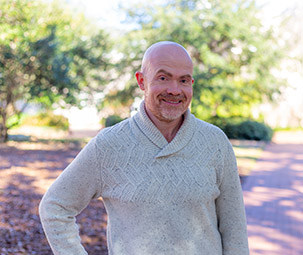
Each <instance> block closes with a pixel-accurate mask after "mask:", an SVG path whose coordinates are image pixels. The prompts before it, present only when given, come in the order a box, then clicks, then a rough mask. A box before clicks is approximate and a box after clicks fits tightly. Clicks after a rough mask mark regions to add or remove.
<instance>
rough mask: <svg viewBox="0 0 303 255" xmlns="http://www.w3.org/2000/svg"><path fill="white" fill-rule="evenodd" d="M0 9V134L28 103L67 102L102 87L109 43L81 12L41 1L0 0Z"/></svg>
mask: <svg viewBox="0 0 303 255" xmlns="http://www.w3.org/2000/svg"><path fill="white" fill-rule="evenodd" d="M0 10H1V11H0V31H1V37H0V116H1V118H0V120H1V126H2V127H4V128H2V130H3V132H2V131H1V132H0V138H1V137H4V139H5V138H6V137H7V130H8V129H9V128H12V127H13V126H15V125H17V124H18V123H19V122H20V116H21V113H22V112H23V111H24V109H25V108H26V106H27V104H28V102H36V103H39V104H40V105H42V106H44V107H45V108H52V107H54V106H56V107H58V106H61V107H69V106H71V105H75V104H76V105H79V104H80V101H84V100H89V99H90V98H91V93H92V90H96V89H98V90H100V89H102V88H104V84H106V83H107V82H108V79H110V78H109V73H110V72H109V69H110V68H112V65H111V64H110V61H109V54H108V53H109V52H110V51H111V43H109V41H110V40H109V38H108V35H107V34H106V33H105V32H104V31H102V30H100V29H99V28H96V27H94V26H93V25H92V24H90V23H89V22H88V21H87V20H86V19H85V18H84V16H83V15H82V14H81V13H77V12H74V11H72V10H70V9H68V8H67V6H62V5H59V2H58V1H53V2H51V3H47V2H45V1H42V0H41V1H31V0H11V1H6V0H0ZM80 91H81V92H82V94H81V98H80V97H79V93H80ZM11 116H17V118H15V122H14V123H11V124H10V125H8V123H7V120H8V119H9V118H10V117H11Z"/></svg>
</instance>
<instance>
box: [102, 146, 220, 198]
mask: <svg viewBox="0 0 303 255" xmlns="http://www.w3.org/2000/svg"><path fill="white" fill-rule="evenodd" d="M189 150H194V151H180V152H178V153H175V154H173V155H168V156H165V157H160V158H156V157H155V154H156V153H155V151H152V150H148V149H143V148H140V146H133V147H132V148H125V150H119V152H116V153H110V154H109V155H110V156H109V157H108V158H107V161H106V162H105V163H104V164H103V167H102V170H101V171H102V180H103V192H102V197H103V198H106V199H115V200H120V201H121V202H134V203H142V202H143V203H144V202H148V203H156V202H169V203H179V202H190V201H192V202H199V201H201V202H202V201H203V202H204V203H205V202H210V201H213V200H214V199H215V198H216V197H217V196H218V195H219V189H218V187H217V172H218V171H219V170H220V169H219V165H218V158H217V155H216V153H215V152H213V151H211V150H209V149H207V148H200V149H199V150H195V148H194V147H192V148H189Z"/></svg>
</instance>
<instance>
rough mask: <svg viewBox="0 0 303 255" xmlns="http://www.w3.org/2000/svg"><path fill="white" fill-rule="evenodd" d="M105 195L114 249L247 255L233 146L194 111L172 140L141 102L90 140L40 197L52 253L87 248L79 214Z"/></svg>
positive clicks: (130, 253)
mask: <svg viewBox="0 0 303 255" xmlns="http://www.w3.org/2000/svg"><path fill="white" fill-rule="evenodd" d="M100 196H101V197H102V198H103V201H104V204H105V207H106V210H107V213H108V226H107V241H108V251H109V254H111V255H155V254H157V255H170V254H171V255H178V254H180V255H222V254H223V255H246V254H249V251H248V244H247V234H246V219H245V212H244V205H243V198H242V191H241V185H240V182H239V177H238V171H237V166H236V161H235V156H234V153H233V150H232V147H231V145H230V143H229V141H228V139H227V138H226V136H225V135H224V133H223V132H222V131H221V130H219V129H218V128H216V127H214V126H213V125H210V124H208V123H206V122H203V121H201V120H198V119H196V118H195V117H194V116H193V115H192V114H191V113H190V112H189V110H188V111H187V112H186V114H185V119H184V122H183V124H182V126H181V128H180V130H179V131H178V133H177V135H176V137H175V138H174V139H173V140H172V141H171V142H170V143H168V142H167V141H166V139H165V138H164V137H163V135H162V134H161V133H160V131H159V130H158V129H157V128H156V127H155V126H154V124H153V123H152V122H151V121H150V119H149V118H148V116H147V114H146V112H145V110H144V102H143V103H142V104H141V106H140V111H139V113H137V114H136V115H135V116H134V117H133V118H130V119H127V120H125V121H123V122H121V123H119V124H117V125H115V126H113V127H110V128H106V129H103V130H102V131H101V132H100V133H99V134H98V135H97V136H96V137H95V138H93V139H92V140H91V141H90V142H89V143H88V144H87V145H86V147H85V148H84V149H83V150H82V151H81V152H80V153H79V155H78V156H77V157H76V158H75V159H74V161H73V162H72V163H71V164H70V165H69V166H68V167H67V168H66V169H65V170H64V171H63V173H62V174H61V175H60V176H59V177H58V179H57V180H56V181H55V182H54V183H53V184H52V186H51V187H50V188H49V190H48V191H47V193H46V194H45V195H44V197H43V199H42V201H41V203H40V208H39V209H40V217H41V221H42V224H43V228H44V231H45V233H46V236H47V239H48V241H49V243H50V245H51V248H52V250H53V252H54V254H58V255H65V254H66V255H74V254H75V255H80V254H81V255H82V254H87V253H86V251H85V250H84V248H83V247H82V245H81V243H80V237H79V234H78V228H77V225H76V223H75V216H76V215H77V214H79V213H80V212H81V211H82V210H83V209H84V208H85V207H86V206H87V205H88V203H89V202H90V201H91V199H93V198H98V197H100Z"/></svg>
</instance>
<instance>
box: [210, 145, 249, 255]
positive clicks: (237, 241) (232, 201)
mask: <svg viewBox="0 0 303 255" xmlns="http://www.w3.org/2000/svg"><path fill="white" fill-rule="evenodd" d="M226 140H227V139H226ZM221 153H222V154H223V155H222V165H221V166H222V169H221V170H222V178H221V183H220V184H219V189H220V195H219V197H218V198H217V200H216V210H217V218H218V227H219V231H220V233H221V238H222V246H223V255H246V254H247V255H248V254H249V249H248V239H247V227H246V216H245V208H244V202H243V195H242V188H241V183H240V178H239V174H238V169H237V163H236V157H235V154H234V151H233V149H232V146H231V144H230V143H229V141H227V143H226V146H225V148H222V150H221Z"/></svg>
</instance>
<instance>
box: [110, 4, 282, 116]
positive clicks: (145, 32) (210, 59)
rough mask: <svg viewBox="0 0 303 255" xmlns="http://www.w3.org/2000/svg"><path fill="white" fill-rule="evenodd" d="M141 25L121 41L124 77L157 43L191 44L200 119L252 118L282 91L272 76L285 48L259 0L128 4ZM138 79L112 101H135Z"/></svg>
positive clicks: (196, 111) (132, 19)
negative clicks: (268, 24) (262, 13)
mask: <svg viewBox="0 0 303 255" xmlns="http://www.w3.org/2000/svg"><path fill="white" fill-rule="evenodd" d="M127 13H128V17H127V22H133V23H134V24H135V26H134V27H135V28H134V29H133V30H131V31H129V32H128V33H126V34H125V37H124V38H123V40H122V41H121V43H120V51H121V52H122V53H123V54H122V59H121V62H120V63H119V65H118V70H119V72H120V76H121V77H125V76H126V74H131V75H132V76H133V74H134V72H135V71H136V70H139V69H140V64H141V63H140V60H141V59H142V56H143V53H144V51H145V50H146V48H147V47H148V46H150V45H151V44H153V43H155V42H157V41H161V40H170V41H175V42H178V43H180V44H182V45H183V46H184V47H185V48H187V49H188V51H189V53H190V54H191V56H192V59H193V62H194V67H195V68H194V78H195V83H194V97H193V103H192V112H193V113H194V114H195V115H196V116H197V117H199V118H201V119H205V120H208V119H210V118H213V117H224V118H227V117H231V116H240V117H246V118H248V117H251V108H252V107H253V106H254V105H256V104H258V103H260V102H262V101H263V100H264V99H265V98H268V99H272V95H273V94H274V93H279V88H280V86H281V84H282V83H283V81H279V80H277V79H276V78H275V77H274V76H273V75H272V70H273V69H274V68H276V67H277V66H278V65H279V62H280V60H281V58H282V57H283V50H282V49H281V47H279V45H278V43H277V41H278V36H275V35H274V33H273V31H272V29H271V28H267V27H264V26H263V24H262V22H261V21H260V19H259V18H258V16H259V14H260V9H259V7H257V5H256V3H255V1H253V0H240V1H238V0H231V1H225V0H209V1H198V0H189V1H184V0H172V1H164V2H163V3H161V4H160V5H155V4H152V5H146V4H142V5H141V6H140V5H136V8H133V7H130V8H128V9H127ZM136 87H137V85H136V81H135V79H134V78H132V79H127V82H126V85H125V88H124V90H122V91H121V90H116V91H113V92H112V93H111V94H110V96H109V97H108V102H109V103H110V102H112V101H113V100H116V101H120V102H122V104H127V105H130V104H131V103H132V100H133V98H134V97H135V96H137V95H138V94H140V93H139V92H138V91H139V90H138V89H137V88H136Z"/></svg>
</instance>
